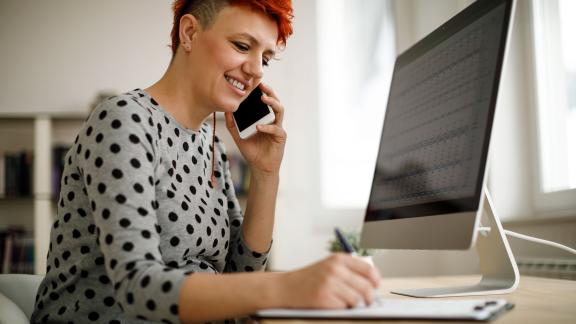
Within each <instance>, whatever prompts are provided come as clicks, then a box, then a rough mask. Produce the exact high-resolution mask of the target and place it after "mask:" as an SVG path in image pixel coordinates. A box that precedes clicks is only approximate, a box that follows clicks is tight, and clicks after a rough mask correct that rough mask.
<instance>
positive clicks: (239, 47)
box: [234, 42, 250, 51]
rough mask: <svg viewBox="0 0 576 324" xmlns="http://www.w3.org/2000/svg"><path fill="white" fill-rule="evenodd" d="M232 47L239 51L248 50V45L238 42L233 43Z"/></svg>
mask: <svg viewBox="0 0 576 324" xmlns="http://www.w3.org/2000/svg"><path fill="white" fill-rule="evenodd" d="M234 46H236V48H238V49H239V50H241V51H247V50H249V49H250V47H249V46H248V45H246V44H244V43H240V42H234Z"/></svg>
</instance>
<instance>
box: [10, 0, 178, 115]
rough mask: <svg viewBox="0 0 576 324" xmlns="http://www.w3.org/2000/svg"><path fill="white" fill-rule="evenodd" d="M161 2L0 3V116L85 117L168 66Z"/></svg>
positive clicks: (165, 11)
mask: <svg viewBox="0 0 576 324" xmlns="http://www.w3.org/2000/svg"><path fill="white" fill-rule="evenodd" d="M170 27H171V17H170V7H169V5H168V4H167V3H166V1H137V0H123V1H112V0H106V1H74V0H54V1H33V0H20V1H18V0H3V1H0V42H1V44H2V46H0V57H1V58H2V59H1V60H0V71H2V72H1V73H0V109H1V110H2V111H54V110H56V111H79V110H80V111H85V110H87V109H88V106H89V105H90V103H91V102H92V100H93V99H94V97H95V96H96V92H98V91H102V90H114V91H118V92H120V91H127V90H131V89H133V88H136V87H146V86H148V85H150V84H151V83H152V82H154V81H155V80H156V79H157V78H159V77H160V76H161V75H162V73H163V72H164V70H165V68H166V67H167V65H168V62H169V58H170V51H169V49H168V47H166V45H168V44H169V33H170Z"/></svg>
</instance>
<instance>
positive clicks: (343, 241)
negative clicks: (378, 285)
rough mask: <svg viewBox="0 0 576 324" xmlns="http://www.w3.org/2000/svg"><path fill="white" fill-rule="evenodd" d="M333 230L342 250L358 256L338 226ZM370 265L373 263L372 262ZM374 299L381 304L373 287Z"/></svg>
mask: <svg viewBox="0 0 576 324" xmlns="http://www.w3.org/2000/svg"><path fill="white" fill-rule="evenodd" d="M334 232H335V233H336V238H337V239H338V242H339V243H340V245H341V246H342V249H344V252H346V253H348V254H350V255H352V256H358V253H356V250H355V249H354V247H353V246H352V244H350V242H348V240H347V239H346V237H345V236H344V234H342V232H341V231H340V229H339V228H338V227H336V228H335V229H334ZM372 266H374V265H373V264H372ZM374 301H375V302H376V304H382V300H381V299H380V294H379V293H378V290H377V289H374Z"/></svg>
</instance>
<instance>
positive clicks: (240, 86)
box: [225, 76, 246, 91]
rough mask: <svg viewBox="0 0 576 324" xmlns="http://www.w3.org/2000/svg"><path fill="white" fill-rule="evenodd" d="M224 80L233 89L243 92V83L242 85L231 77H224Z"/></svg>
mask: <svg viewBox="0 0 576 324" xmlns="http://www.w3.org/2000/svg"><path fill="white" fill-rule="evenodd" d="M225 78H226V81H228V83H230V84H231V85H232V86H233V87H235V88H236V89H238V90H240V91H244V88H245V87H246V86H245V85H244V83H242V82H240V81H238V80H236V79H234V78H232V77H229V76H225Z"/></svg>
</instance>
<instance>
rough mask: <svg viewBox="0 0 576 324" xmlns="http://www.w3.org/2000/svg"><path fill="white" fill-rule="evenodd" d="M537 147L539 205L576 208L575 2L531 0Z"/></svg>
mask: <svg viewBox="0 0 576 324" xmlns="http://www.w3.org/2000/svg"><path fill="white" fill-rule="evenodd" d="M531 4H532V6H531V8H532V42H533V50H534V68H535V73H534V86H535V90H536V91H535V94H536V116H537V118H536V119H537V130H538V131H537V133H538V147H539V161H538V162H539V163H538V164H539V174H538V184H539V186H538V190H537V191H536V199H535V201H536V207H537V208H538V209H540V210H548V211H551V210H561V209H573V208H576V202H575V201H576V199H574V198H575V197H576V42H574V40H573V37H574V34H575V33H576V20H575V19H574V17H575V15H576V1H573V0H533V1H532V2H531Z"/></svg>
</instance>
